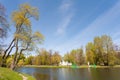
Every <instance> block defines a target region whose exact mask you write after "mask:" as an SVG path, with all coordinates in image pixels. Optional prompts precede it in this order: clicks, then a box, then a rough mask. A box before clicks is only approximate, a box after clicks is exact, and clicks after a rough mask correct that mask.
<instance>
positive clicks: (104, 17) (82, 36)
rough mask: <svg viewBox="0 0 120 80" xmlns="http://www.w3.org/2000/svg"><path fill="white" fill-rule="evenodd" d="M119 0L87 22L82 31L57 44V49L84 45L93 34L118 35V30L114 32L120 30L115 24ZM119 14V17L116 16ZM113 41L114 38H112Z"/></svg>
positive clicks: (62, 49)
mask: <svg viewBox="0 0 120 80" xmlns="http://www.w3.org/2000/svg"><path fill="white" fill-rule="evenodd" d="M119 8H120V1H119V2H117V3H116V4H115V5H114V6H113V7H111V8H110V9H108V10H106V12H104V13H103V14H101V15H100V16H99V17H98V18H96V19H95V20H94V21H93V22H92V23H91V24H89V25H88V26H87V27H86V28H85V29H84V30H83V31H81V32H80V33H78V34H77V35H76V36H75V37H73V38H71V39H69V41H68V42H66V43H63V44H61V45H60V46H58V48H57V50H60V51H62V53H64V52H65V51H70V50H71V49H74V48H79V47H80V46H82V45H83V46H85V45H86V44H87V43H88V42H89V41H92V40H93V38H94V37H95V36H99V35H103V34H107V35H110V36H111V35H112V34H115V35H114V37H117V36H118V35H120V33H119V32H116V30H115V29H118V31H119V30H120V27H119V26H120V25H119V24H118V25H114V24H117V23H118V21H119V17H120V10H119ZM118 16H119V17H118ZM114 41H115V40H114ZM116 41H117V42H118V41H120V38H117V39H116Z"/></svg>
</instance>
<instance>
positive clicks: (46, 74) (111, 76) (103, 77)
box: [16, 67, 120, 80]
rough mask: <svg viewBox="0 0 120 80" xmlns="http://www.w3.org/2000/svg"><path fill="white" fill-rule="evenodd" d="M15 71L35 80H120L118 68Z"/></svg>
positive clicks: (28, 69)
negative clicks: (30, 76)
mask: <svg viewBox="0 0 120 80" xmlns="http://www.w3.org/2000/svg"><path fill="white" fill-rule="evenodd" d="M16 71H18V72H22V73H26V74H29V75H32V76H33V77H35V78H36V80H120V68H75V69H74V68H29V67H21V68H17V69H16Z"/></svg>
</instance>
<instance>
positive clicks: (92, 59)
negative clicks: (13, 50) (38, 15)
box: [24, 35, 120, 66]
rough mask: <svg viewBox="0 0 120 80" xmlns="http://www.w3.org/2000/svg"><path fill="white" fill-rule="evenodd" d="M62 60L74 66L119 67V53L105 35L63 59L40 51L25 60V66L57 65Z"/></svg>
mask: <svg viewBox="0 0 120 80" xmlns="http://www.w3.org/2000/svg"><path fill="white" fill-rule="evenodd" d="M62 60H64V61H68V62H70V63H72V64H76V65H87V63H88V62H89V63H90V65H93V64H95V65H101V66H113V65H120V51H119V49H118V47H116V45H114V44H113V41H112V38H111V37H110V36H107V35H102V36H97V37H95V38H94V40H93V42H89V43H88V44H87V45H86V47H85V49H83V48H82V47H81V48H79V49H74V50H72V51H70V52H68V53H66V54H65V55H64V56H63V57H62V56H61V55H60V54H59V53H58V52H54V53H53V52H52V50H50V51H47V50H45V49H41V50H40V51H39V52H38V55H36V56H29V57H27V58H26V59H25V63H24V64H26V65H59V63H60V62H61V61H62Z"/></svg>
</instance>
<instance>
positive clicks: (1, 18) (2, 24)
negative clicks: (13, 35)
mask: <svg viewBox="0 0 120 80" xmlns="http://www.w3.org/2000/svg"><path fill="white" fill-rule="evenodd" d="M5 10H6V9H5V7H4V6H3V5H2V4H0V39H1V38H4V37H6V35H7V32H8V29H9V25H8V22H7V19H6V13H5Z"/></svg>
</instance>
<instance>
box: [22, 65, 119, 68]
mask: <svg viewBox="0 0 120 80" xmlns="http://www.w3.org/2000/svg"><path fill="white" fill-rule="evenodd" d="M21 67H38V68H120V65H115V66H90V67H89V66H87V65H81V66H53V65H24V66H21Z"/></svg>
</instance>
